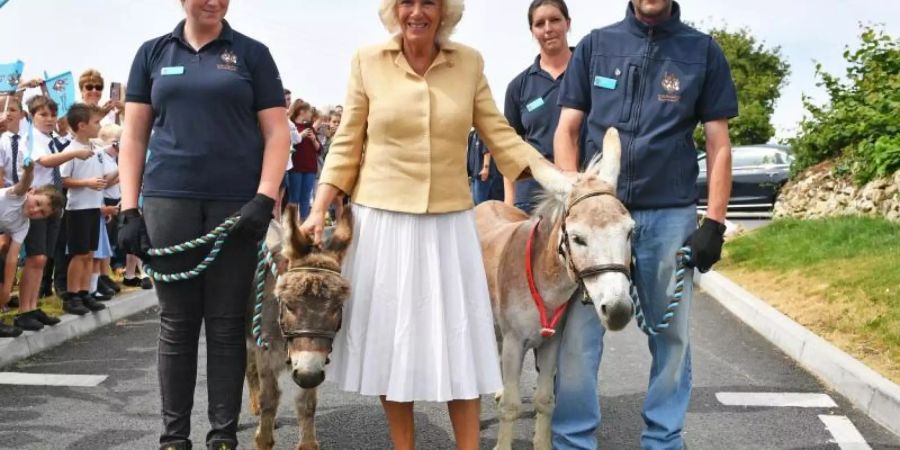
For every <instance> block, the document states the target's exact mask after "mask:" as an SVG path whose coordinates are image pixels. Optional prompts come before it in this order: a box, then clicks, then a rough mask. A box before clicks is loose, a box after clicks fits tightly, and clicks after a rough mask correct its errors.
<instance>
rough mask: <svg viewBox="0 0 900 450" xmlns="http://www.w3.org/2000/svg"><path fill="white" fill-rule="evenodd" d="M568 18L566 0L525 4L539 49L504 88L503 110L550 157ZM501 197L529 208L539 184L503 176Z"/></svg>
mask: <svg viewBox="0 0 900 450" xmlns="http://www.w3.org/2000/svg"><path fill="white" fill-rule="evenodd" d="M571 24H572V20H571V18H569V8H568V6H566V2H565V0H533V1H532V2H531V5H530V6H529V7H528V27H529V29H530V30H531V35H532V36H533V37H534V39H535V41H537V43H538V45H539V46H540V49H541V52H540V54H539V55H538V56H537V57H536V58H535V60H534V64H532V65H531V66H529V67H528V68H527V69H525V70H524V71H523V72H522V73H520V74H519V75H518V76H516V77H515V78H513V80H512V81H511V82H510V83H509V87H507V88H506V103H505V107H504V108H503V110H504V111H503V112H504V114H505V115H506V120H508V121H509V124H510V125H512V127H513V128H515V129H516V132H518V133H519V135H520V136H522V138H523V139H524V140H525V141H526V142H528V143H529V144H531V145H533V146H534V147H535V148H536V149H537V150H538V151H539V152H541V154H542V155H544V157H545V158H547V159H548V160H550V161H551V162H552V161H553V133H554V132H555V131H556V124H557V123H558V122H559V111H560V108H559V106H557V104H556V100H557V95H558V94H559V85H560V82H561V81H562V78H563V74H564V73H565V71H566V66H568V64H569V59H570V58H571V57H572V49H571V48H569V42H568V39H567V37H566V34H567V33H568V32H569V29H570V27H571ZM504 191H505V195H504V199H505V201H506V202H507V203H510V204H514V205H515V206H516V207H518V208H520V209H522V210H523V211H525V212H527V213H530V212H531V210H532V209H533V208H534V206H535V203H536V199H535V196H536V194H537V193H538V192H540V185H538V184H537V182H536V181H534V180H533V179H528V180H522V181H519V182H516V183H515V184H514V183H513V182H512V181H510V180H508V179H504Z"/></svg>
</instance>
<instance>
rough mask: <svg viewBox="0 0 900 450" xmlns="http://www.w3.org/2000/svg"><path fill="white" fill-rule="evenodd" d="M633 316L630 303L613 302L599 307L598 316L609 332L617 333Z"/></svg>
mask: <svg viewBox="0 0 900 450" xmlns="http://www.w3.org/2000/svg"><path fill="white" fill-rule="evenodd" d="M633 314H634V311H633V307H632V305H631V304H630V303H625V302H615V303H610V304H603V305H600V315H601V316H602V319H604V320H603V321H604V322H605V323H606V328H607V329H608V330H609V331H619V330H621V329H622V328H625V325H628V322H629V321H631V316H632V315H633Z"/></svg>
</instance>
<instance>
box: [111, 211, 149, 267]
mask: <svg viewBox="0 0 900 450" xmlns="http://www.w3.org/2000/svg"><path fill="white" fill-rule="evenodd" d="M118 241H119V242H118V244H119V248H121V249H122V251H123V252H125V253H126V254H130V255H136V256H137V257H139V258H141V259H143V260H145V261H146V260H147V252H148V251H150V249H151V248H152V246H151V245H150V235H148V234H147V225H146V224H144V218H143V217H142V216H141V213H139V212H138V210H137V208H131V209H126V210H125V211H122V213H121V214H119V239H118Z"/></svg>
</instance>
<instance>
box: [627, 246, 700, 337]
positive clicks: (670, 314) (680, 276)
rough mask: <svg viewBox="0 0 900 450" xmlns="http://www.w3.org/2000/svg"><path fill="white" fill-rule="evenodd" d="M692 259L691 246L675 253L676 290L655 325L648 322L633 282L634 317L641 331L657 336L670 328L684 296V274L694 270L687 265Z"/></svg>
mask: <svg viewBox="0 0 900 450" xmlns="http://www.w3.org/2000/svg"><path fill="white" fill-rule="evenodd" d="M690 260H691V248H690V247H688V246H684V247H682V248H680V249H679V250H678V252H677V253H675V290H674V291H673V292H672V297H671V298H670V299H669V304H668V305H667V306H666V311H665V313H663V316H662V319H660V321H659V323H657V324H656V325H655V326H650V324H649V323H648V322H647V318H646V317H645V316H644V311H643V309H642V308H641V300H640V297H639V296H638V292H637V286H636V285H635V283H632V284H631V302H632V303H634V318H635V320H636V321H637V324H638V327H640V329H641V331H643V332H644V333H645V334H647V335H648V336H656V335H658V334H659V333H662V332H663V331H665V330H666V329H667V328H669V324H670V323H671V322H672V319H673V318H675V311H676V310H677V309H678V305H680V304H681V300H682V299H683V298H684V274H685V272H686V271H688V270H693V269H691V268H689V267H687V264H688V262H690Z"/></svg>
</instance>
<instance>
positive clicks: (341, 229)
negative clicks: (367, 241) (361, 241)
mask: <svg viewBox="0 0 900 450" xmlns="http://www.w3.org/2000/svg"><path fill="white" fill-rule="evenodd" d="M342 209H343V211H342V212H341V217H339V218H338V220H337V225H336V226H335V227H334V232H333V233H332V234H331V239H330V240H329V241H328V246H327V247H326V249H327V250H328V251H330V252H333V253H335V254H336V255H337V259H338V261H343V259H344V255H345V254H346V253H347V249H348V248H350V242H351V241H352V240H353V214H352V213H351V212H350V206H349V205H347V206H344V207H343V208H342Z"/></svg>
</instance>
